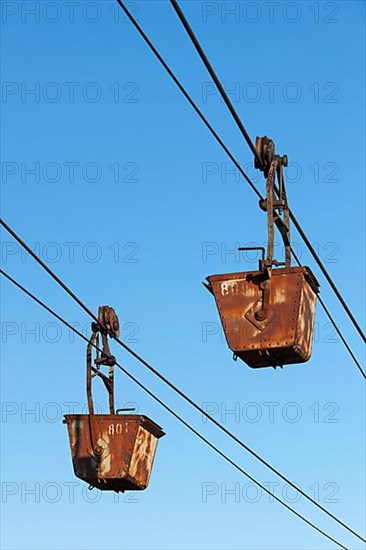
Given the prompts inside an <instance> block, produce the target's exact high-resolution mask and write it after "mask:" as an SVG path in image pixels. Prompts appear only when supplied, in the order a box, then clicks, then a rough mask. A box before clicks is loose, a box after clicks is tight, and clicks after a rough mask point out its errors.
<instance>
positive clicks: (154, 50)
mask: <svg viewBox="0 0 366 550" xmlns="http://www.w3.org/2000/svg"><path fill="white" fill-rule="evenodd" d="M116 1H117V2H118V4H119V5H120V7H121V8H122V9H123V11H124V12H125V13H126V15H127V16H128V17H129V19H130V21H131V23H132V24H133V26H134V27H135V28H136V30H137V32H138V33H139V34H140V36H142V38H143V39H144V41H145V42H146V44H147V45H148V46H149V48H150V50H151V51H152V52H153V54H154V55H155V57H156V58H157V59H158V61H159V62H160V63H161V64H162V66H163V67H164V69H165V70H166V71H167V73H168V74H169V76H170V77H171V78H172V80H173V82H174V83H175V84H176V85H177V87H178V88H179V90H180V91H181V92H182V94H183V95H184V97H185V98H186V99H187V101H188V103H189V104H190V105H191V107H192V108H193V109H194V111H195V112H196V113H197V114H198V116H199V117H200V119H201V120H202V122H203V123H204V124H205V126H206V127H207V128H208V130H209V131H210V133H211V134H212V135H213V136H214V138H215V139H216V141H217V142H218V143H219V145H220V146H221V147H222V149H223V150H224V151H225V153H226V154H227V155H228V157H229V158H230V160H231V161H232V162H233V164H234V165H235V166H236V168H237V169H238V171H239V172H240V174H241V175H242V176H243V177H244V179H245V180H246V181H247V182H248V183H249V185H250V187H251V188H252V190H253V191H254V192H255V194H256V195H257V197H259V199H260V200H263V198H264V197H263V196H262V194H261V193H260V192H259V191H258V189H257V188H256V186H255V185H254V183H253V182H252V181H251V180H250V178H249V177H248V175H247V174H246V173H245V172H244V170H243V168H242V167H241V166H240V164H239V162H238V161H237V160H236V159H235V157H234V155H233V154H232V153H231V152H230V150H229V149H228V147H227V146H226V145H225V143H224V142H223V141H222V139H221V138H220V136H219V135H218V134H217V132H216V131H215V130H214V128H213V127H212V125H211V124H210V123H209V122H208V120H207V118H206V117H205V115H204V114H203V113H202V111H201V110H200V109H199V107H197V105H196V103H195V102H194V101H193V99H192V98H191V96H190V95H189V93H188V92H187V90H186V89H185V88H184V86H183V85H182V83H181V82H180V81H179V80H178V78H177V77H176V76H175V74H174V73H173V71H172V70H171V69H170V67H169V65H168V64H167V63H166V61H165V60H164V59H163V57H162V56H161V55H160V53H159V52H158V50H157V49H156V48H155V46H154V44H153V43H152V42H151V40H150V39H149V37H148V36H147V35H146V33H145V32H144V30H143V29H142V28H141V27H140V25H139V24H138V23H137V21H136V20H135V19H134V17H133V16H132V15H131V13H130V12H129V11H128V9H127V8H126V7H125V6H124V4H123V2H122V1H121V0H116ZM295 225H296V224H295ZM300 229H301V228H300ZM299 265H301V264H299ZM319 302H320V304H321V305H322V304H323V301H322V300H319ZM324 311H325V312H326V314H327V316H328V317H329V320H330V321H331V322H332V323H333V320H332V317H331V315H330V314H329V313H328V310H327V309H326V308H324ZM342 342H343V343H344V344H345V346H346V348H347V350H348V352H349V353H350V355H351V357H352V359H353V360H354V354H353V352H352V351H351V348H350V346H349V345H348V344H347V342H346V340H345V338H344V337H342ZM356 365H357V367H358V368H360V366H359V363H358V361H357V360H356ZM361 371H362V368H361ZM362 372H363V371H362Z"/></svg>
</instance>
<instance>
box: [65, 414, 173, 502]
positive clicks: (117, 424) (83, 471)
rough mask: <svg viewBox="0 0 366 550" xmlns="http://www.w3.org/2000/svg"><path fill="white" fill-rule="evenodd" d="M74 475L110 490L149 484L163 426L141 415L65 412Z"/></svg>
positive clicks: (100, 487) (135, 487)
mask: <svg viewBox="0 0 366 550" xmlns="http://www.w3.org/2000/svg"><path fill="white" fill-rule="evenodd" d="M64 422H65V423H66V424H67V428H68V433H69V438H70V446H71V454H72V462H73V466H74V472H75V475H76V477H78V478H80V479H82V480H83V481H86V482H87V483H89V485H90V486H92V487H96V488H97V489H101V490H109V491H116V492H119V491H122V492H123V491H131V490H133V491H138V490H143V489H146V487H147V486H148V484H149V479H150V475H151V470H152V466H153V462H154V457H155V452H156V447H157V442H158V439H159V438H160V437H162V436H163V435H164V432H163V431H162V429H161V428H160V427H159V426H158V425H157V424H155V422H153V421H152V420H150V419H149V418H147V417H146V416H142V415H130V414H128V415H127V414H124V415H118V414H115V415H112V414H92V415H89V414H67V415H65V420H64Z"/></svg>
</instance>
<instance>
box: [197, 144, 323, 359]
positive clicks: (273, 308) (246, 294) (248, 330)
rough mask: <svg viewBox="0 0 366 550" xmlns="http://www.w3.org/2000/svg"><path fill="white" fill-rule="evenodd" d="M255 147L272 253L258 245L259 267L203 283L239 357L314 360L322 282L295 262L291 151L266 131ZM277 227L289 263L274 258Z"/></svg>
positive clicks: (212, 278) (269, 247)
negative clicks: (280, 151) (288, 179)
mask: <svg viewBox="0 0 366 550" xmlns="http://www.w3.org/2000/svg"><path fill="white" fill-rule="evenodd" d="M256 149H257V151H258V154H259V156H260V158H261V159H262V165H261V166H260V165H259V164H258V163H257V160H256V159H255V161H254V164H255V167H256V168H260V169H261V170H262V171H263V172H264V175H265V177H266V180H267V181H266V198H265V199H264V200H261V201H260V203H259V206H260V208H261V209H262V210H264V211H265V212H267V228H268V245H267V255H266V257H264V255H265V249H264V248H262V247H259V248H256V247H254V249H256V250H262V259H261V260H260V261H259V269H258V270H257V271H245V272H240V273H227V274H224V275H211V276H209V277H207V281H208V284H206V283H204V284H205V286H206V288H208V290H209V291H210V292H211V293H212V294H213V295H214V297H215V300H216V305H217V308H218V311H219V314H220V318H221V323H222V326H223V329H224V332H225V336H226V340H227V343H228V345H229V348H230V349H231V350H232V351H233V352H234V358H235V359H236V358H237V357H239V358H240V359H242V360H243V361H244V362H245V363H246V364H247V365H249V367H252V368H258V367H270V366H272V367H275V368H276V367H282V366H283V365H289V364H293V363H303V362H305V361H308V360H309V359H310V357H311V351H312V341H313V332H314V318H315V305H316V296H317V293H318V292H319V283H318V282H317V280H316V278H315V276H314V275H313V273H312V272H311V270H310V269H309V268H308V267H303V266H302V267H291V244H290V223H289V222H290V220H289V208H288V203H287V196H286V189H285V182H284V177H283V167H284V166H285V167H286V166H287V163H288V161H287V156H286V155H284V156H283V157H280V156H278V155H275V148H274V143H273V141H272V140H271V139H269V138H268V137H266V136H264V137H263V138H259V137H257V139H256ZM276 177H277V180H278V186H277V185H276V183H275V180H276ZM275 226H276V227H277V228H278V230H279V232H280V234H281V236H282V239H283V243H284V247H285V261H284V262H278V261H277V260H275V259H274V258H273V251H274V227H275ZM249 249H253V247H250V248H249ZM239 250H248V248H239ZM273 266H274V267H275V268H276V269H273Z"/></svg>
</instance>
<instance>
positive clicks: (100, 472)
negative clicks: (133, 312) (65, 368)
mask: <svg viewBox="0 0 366 550" xmlns="http://www.w3.org/2000/svg"><path fill="white" fill-rule="evenodd" d="M92 331H93V333H92V336H91V338H90V340H89V343H88V347H87V353H86V358H87V359H86V393H87V397H88V407H89V413H90V414H67V415H65V418H64V423H65V424H67V428H68V433H69V439H70V447H71V455H72V462H73V466H74V472H75V475H76V477H78V478H80V479H82V480H83V481H86V482H87V483H89V485H90V487H91V488H93V487H97V488H98V489H101V490H102V491H116V492H119V491H122V492H123V491H141V490H143V489H146V487H147V486H148V484H149V479H150V475H151V469H152V466H153V462H154V457H155V452H156V447H157V443H158V439H160V437H162V436H163V435H165V434H164V432H163V430H162V429H161V428H160V426H158V425H157V424H155V422H153V421H152V420H150V419H149V418H148V417H147V416H143V415H139V414H123V415H120V414H115V411H114V367H115V364H116V359H115V358H114V357H113V355H111V353H110V349H109V344H108V340H107V337H108V336H113V337H118V335H119V323H118V318H117V316H116V314H115V312H114V310H113V309H112V308H110V307H109V306H102V307H100V308H99V314H98V323H92ZM99 336H101V338H102V344H103V349H102V350H101V349H99ZM95 349H96V350H97V351H96V358H95V360H94V366H93V364H92V352H93V351H94V350H95ZM101 367H108V375H106V374H104V373H103V372H102V371H101ZM95 377H98V378H100V379H101V380H102V381H103V383H104V385H105V387H106V389H107V391H108V395H109V413H110V414H94V404H93V397H92V380H93V379H94V378H95ZM127 410H131V409H119V410H117V411H116V412H117V413H118V412H119V411H127ZM132 410H133V409H132Z"/></svg>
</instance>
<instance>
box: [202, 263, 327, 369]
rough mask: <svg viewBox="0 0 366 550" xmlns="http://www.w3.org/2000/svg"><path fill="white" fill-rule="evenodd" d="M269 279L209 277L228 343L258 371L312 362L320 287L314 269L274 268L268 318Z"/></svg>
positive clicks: (262, 275) (240, 275)
mask: <svg viewBox="0 0 366 550" xmlns="http://www.w3.org/2000/svg"><path fill="white" fill-rule="evenodd" d="M267 277H268V275H266V274H265V273H263V272H262V271H249V272H242V273H228V274H226V275H211V276H210V277H207V281H208V283H209V285H208V287H209V289H210V290H211V292H212V293H213V295H214V297H215V300H216V305H217V308H218V311H219V314H220V317H221V322H222V326H223V329H224V332H225V336H226V340H227V343H228V345H229V347H230V349H231V350H232V351H233V352H234V354H235V356H237V357H239V358H240V359H242V360H243V361H244V362H245V363H246V364H247V365H249V366H250V367H252V368H258V367H269V366H274V367H276V366H283V365H288V364H292V363H303V362H305V361H308V359H309V358H310V356H311V351H312V340H313V326H314V316H315V304H316V295H317V292H318V289H319V284H318V282H317V280H316V279H315V277H314V275H313V274H312V272H311V270H310V269H309V268H308V267H286V268H284V269H273V270H271V277H270V281H271V282H270V287H269V291H268V296H267V297H266V299H267V301H268V303H267V306H266V309H267V311H266V315H265V316H263V315H260V313H261V312H262V313H263V301H264V292H265V290H264V289H265V287H264V285H263V281H265V280H266V278H267Z"/></svg>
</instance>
